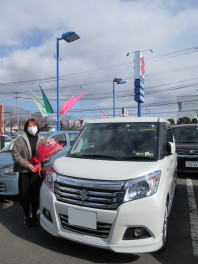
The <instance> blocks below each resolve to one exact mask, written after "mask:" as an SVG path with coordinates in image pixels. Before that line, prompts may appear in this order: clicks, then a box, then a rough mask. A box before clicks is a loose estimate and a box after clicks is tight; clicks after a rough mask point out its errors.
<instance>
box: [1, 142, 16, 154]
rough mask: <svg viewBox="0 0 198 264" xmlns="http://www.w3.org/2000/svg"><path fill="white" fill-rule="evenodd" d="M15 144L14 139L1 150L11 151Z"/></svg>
mask: <svg viewBox="0 0 198 264" xmlns="http://www.w3.org/2000/svg"><path fill="white" fill-rule="evenodd" d="M13 146H14V141H12V142H10V143H9V144H7V145H6V146H5V147H4V148H3V149H2V150H1V152H11V151H12V149H13Z"/></svg>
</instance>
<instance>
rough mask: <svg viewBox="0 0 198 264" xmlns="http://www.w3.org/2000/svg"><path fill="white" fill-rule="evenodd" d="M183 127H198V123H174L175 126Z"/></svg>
mask: <svg viewBox="0 0 198 264" xmlns="http://www.w3.org/2000/svg"><path fill="white" fill-rule="evenodd" d="M182 127H198V124H180V125H174V126H173V129H174V128H182Z"/></svg>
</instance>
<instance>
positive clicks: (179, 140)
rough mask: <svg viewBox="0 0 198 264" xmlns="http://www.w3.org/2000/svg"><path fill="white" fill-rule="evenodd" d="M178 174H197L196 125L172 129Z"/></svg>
mask: <svg viewBox="0 0 198 264" xmlns="http://www.w3.org/2000/svg"><path fill="white" fill-rule="evenodd" d="M173 133H174V136H175V141H176V152H177V159H178V163H177V171H178V172H179V173H198V124H181V125H175V126H174V127H173Z"/></svg>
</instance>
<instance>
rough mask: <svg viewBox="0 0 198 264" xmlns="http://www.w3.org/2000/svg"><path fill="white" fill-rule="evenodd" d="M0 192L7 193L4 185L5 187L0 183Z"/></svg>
mask: <svg viewBox="0 0 198 264" xmlns="http://www.w3.org/2000/svg"><path fill="white" fill-rule="evenodd" d="M1 192H7V190H6V185H5V183H3V182H0V193H1Z"/></svg>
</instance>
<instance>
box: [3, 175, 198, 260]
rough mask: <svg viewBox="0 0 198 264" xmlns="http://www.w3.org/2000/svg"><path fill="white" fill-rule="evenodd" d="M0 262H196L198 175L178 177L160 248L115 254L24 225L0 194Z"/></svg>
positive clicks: (11, 202) (16, 207) (15, 205)
mask: <svg viewBox="0 0 198 264" xmlns="http://www.w3.org/2000/svg"><path fill="white" fill-rule="evenodd" d="M0 234H1V236H0V263H1V264H8V263H9V264H12V263H13V264H19V263H20V264H27V263H31V264H34V263H42V264H47V263H49V264H51V263H59V264H62V263H64V264H65V263H75V264H76V263H146V264H150V263H151V264H155V263H162V264H172V263H175V264H176V263H178V264H185V263H186V264H195V263H196V264H197V263H198V177H196V176H191V175H187V176H186V177H184V176H182V177H179V178H178V184H177V189H176V193H175V199H174V202H173V207H172V211H171V215H170V218H169V234H168V236H169V237H168V246H167V248H166V250H165V251H164V252H155V253H150V254H135V255H132V254H117V253H114V252H112V251H108V250H103V249H99V248H94V247H90V246H86V245H82V244H78V243H74V242H72V241H69V240H65V239H62V238H57V237H53V236H51V235H50V234H48V233H47V232H46V231H44V230H43V229H42V228H41V227H38V228H34V229H25V228H24V226H23V213H22V209H21V208H20V205H19V201H18V199H16V198H15V199H13V198H9V197H7V198H6V199H5V198H2V197H1V198H0Z"/></svg>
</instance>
